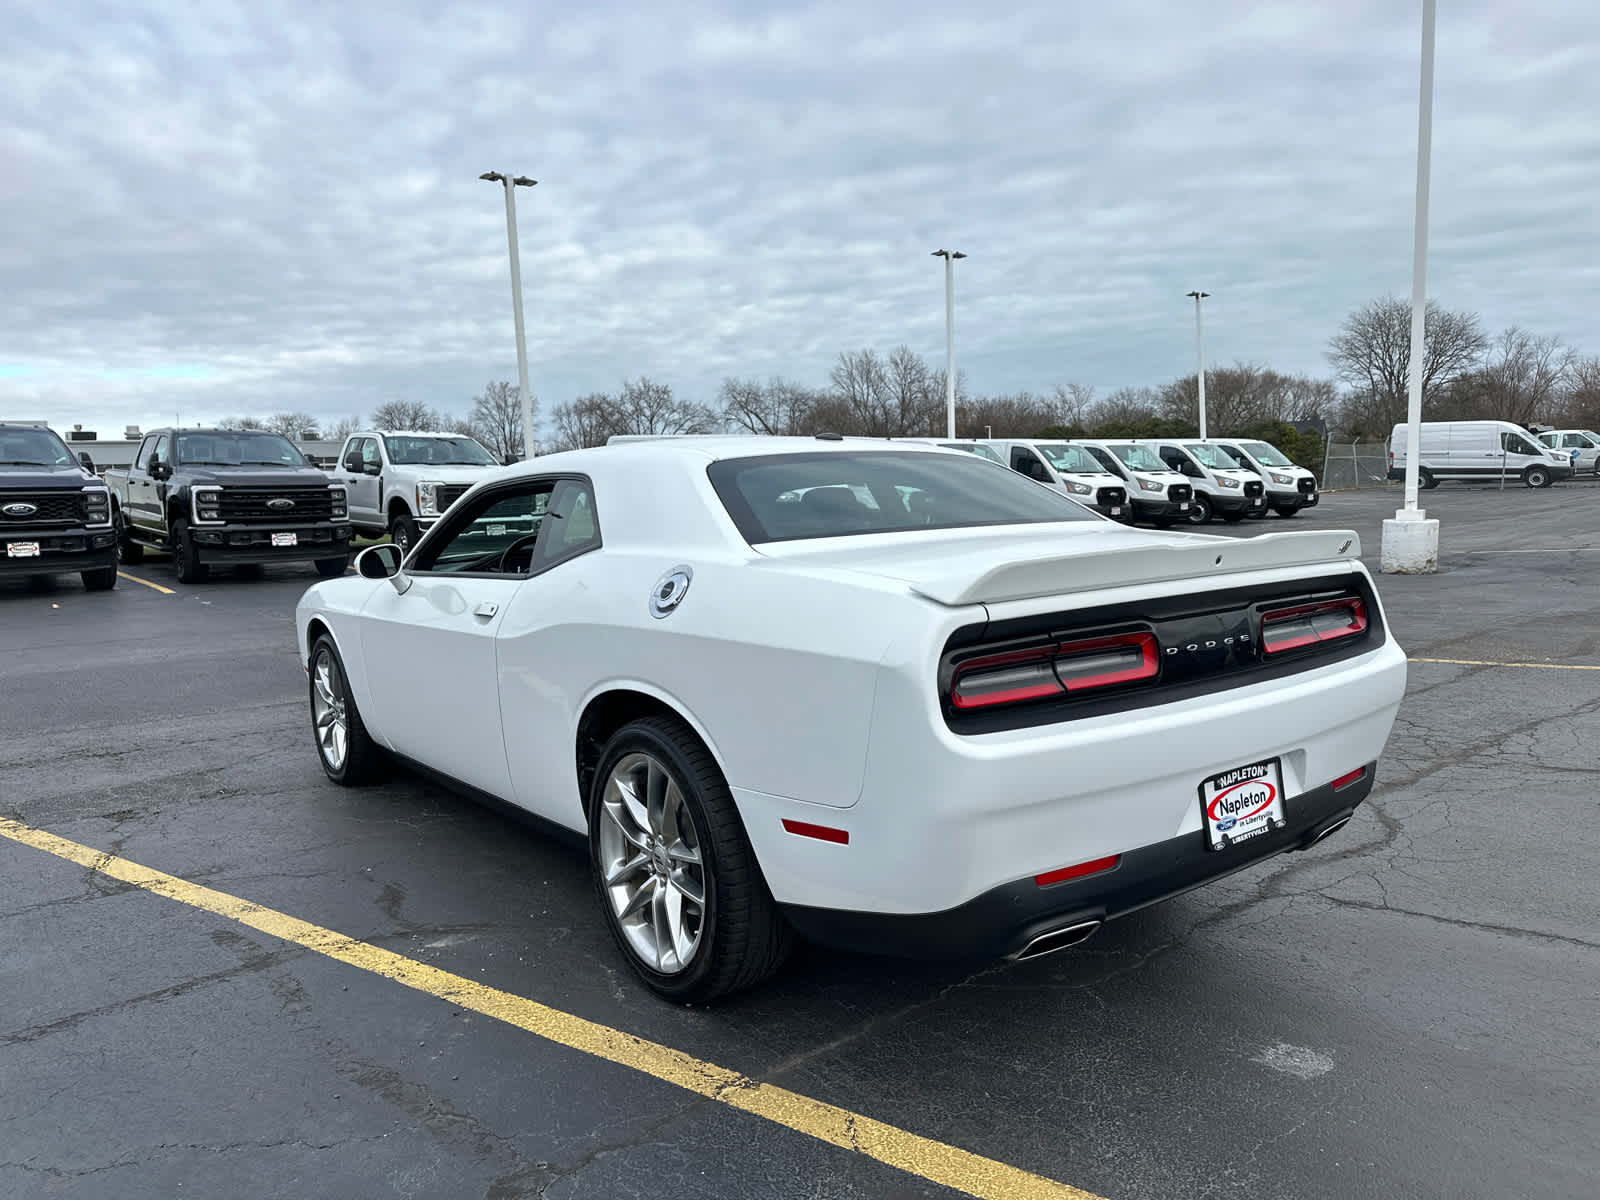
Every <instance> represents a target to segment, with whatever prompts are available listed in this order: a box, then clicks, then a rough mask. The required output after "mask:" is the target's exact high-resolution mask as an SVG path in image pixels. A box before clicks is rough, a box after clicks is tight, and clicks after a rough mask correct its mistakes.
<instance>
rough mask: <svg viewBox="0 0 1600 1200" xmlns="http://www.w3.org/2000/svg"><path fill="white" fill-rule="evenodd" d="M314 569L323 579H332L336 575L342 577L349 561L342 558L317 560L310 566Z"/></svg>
mask: <svg viewBox="0 0 1600 1200" xmlns="http://www.w3.org/2000/svg"><path fill="white" fill-rule="evenodd" d="M311 565H312V566H314V567H316V569H317V574H318V575H320V576H321V577H322V578H323V579H332V578H333V577H334V576H336V575H343V574H344V569H345V567H347V566H349V565H350V564H349V560H348V559H343V558H319V559H317V560H316V561H315V562H314V563H312V564H311Z"/></svg>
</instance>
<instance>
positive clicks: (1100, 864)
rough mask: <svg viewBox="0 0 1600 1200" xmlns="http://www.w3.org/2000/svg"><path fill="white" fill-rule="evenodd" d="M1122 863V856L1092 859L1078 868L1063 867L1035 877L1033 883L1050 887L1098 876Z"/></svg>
mask: <svg viewBox="0 0 1600 1200" xmlns="http://www.w3.org/2000/svg"><path fill="white" fill-rule="evenodd" d="M1121 861H1122V855H1120V854H1113V855H1110V856H1109V857H1107V858H1096V859H1091V860H1090V861H1089V862H1081V863H1078V864H1077V865H1076V866H1072V867H1062V868H1060V869H1059V870H1056V871H1046V872H1045V873H1044V874H1043V875H1035V876H1034V877H1033V881H1034V882H1035V883H1037V884H1038V885H1039V886H1040V887H1049V886H1050V885H1051V884H1052V883H1061V882H1062V881H1063V880H1067V879H1078V878H1080V877H1082V876H1084V875H1098V874H1099V873H1100V872H1101V871H1109V870H1111V868H1112V867H1114V866H1116V865H1117V864H1118V863H1119V862H1121Z"/></svg>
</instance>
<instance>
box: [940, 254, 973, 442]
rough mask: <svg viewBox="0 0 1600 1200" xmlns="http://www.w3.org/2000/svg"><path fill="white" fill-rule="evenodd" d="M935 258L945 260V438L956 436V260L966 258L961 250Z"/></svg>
mask: <svg viewBox="0 0 1600 1200" xmlns="http://www.w3.org/2000/svg"><path fill="white" fill-rule="evenodd" d="M933 257H934V258H942V259H944V406H945V436H946V437H951V438H953V437H955V436H956V269H955V260H956V259H958V258H965V257H966V255H965V254H963V253H961V251H959V250H935V251H934V252H933Z"/></svg>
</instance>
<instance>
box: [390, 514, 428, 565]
mask: <svg viewBox="0 0 1600 1200" xmlns="http://www.w3.org/2000/svg"><path fill="white" fill-rule="evenodd" d="M421 536H422V531H421V530H420V529H418V528H417V523H416V522H415V521H414V520H412V519H411V514H410V513H396V514H395V518H394V520H392V521H390V522H389V540H390V541H391V542H393V543H394V544H395V545H396V546H399V547H400V558H401V560H402V561H404V560H405V559H406V558H407V557H409V556H410V554H411V551H412V549H413V548H414V547H415V546H416V544H417V539H418V538H420V537H421Z"/></svg>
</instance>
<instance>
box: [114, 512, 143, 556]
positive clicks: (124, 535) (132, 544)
mask: <svg viewBox="0 0 1600 1200" xmlns="http://www.w3.org/2000/svg"><path fill="white" fill-rule="evenodd" d="M117 561H118V562H119V563H124V564H126V565H128V566H132V565H133V564H134V563H137V562H143V561H144V547H143V546H141V545H140V544H139V543H138V542H136V541H134V540H133V539H132V538H131V537H129V536H128V522H127V519H126V518H125V517H123V515H122V510H121V509H120V508H119V509H117Z"/></svg>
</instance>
